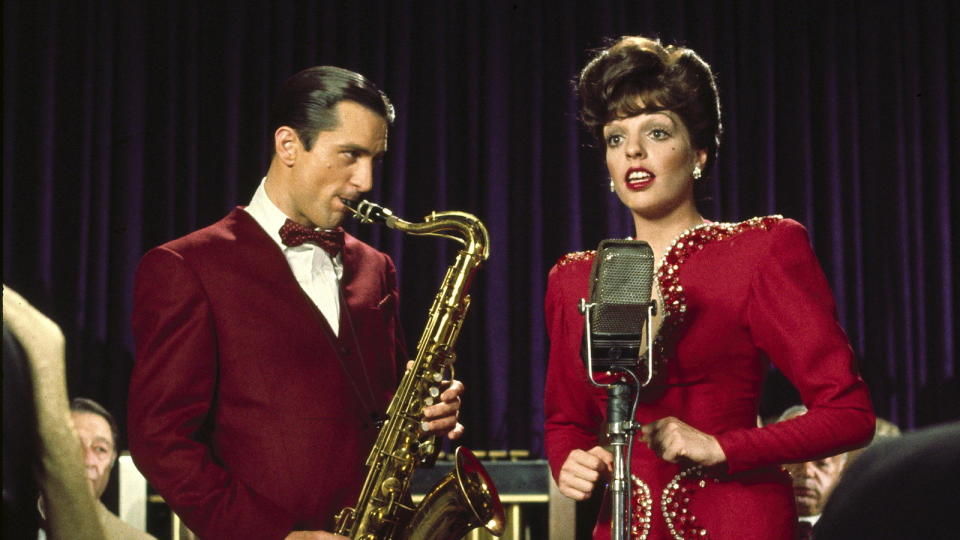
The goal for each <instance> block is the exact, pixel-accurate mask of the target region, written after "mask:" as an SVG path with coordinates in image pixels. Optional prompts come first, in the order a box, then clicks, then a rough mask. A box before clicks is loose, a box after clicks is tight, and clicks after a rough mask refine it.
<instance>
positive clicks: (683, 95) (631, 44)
mask: <svg viewBox="0 0 960 540" xmlns="http://www.w3.org/2000/svg"><path fill="white" fill-rule="evenodd" d="M577 94H578V95H579V96H580V120H581V121H582V122H583V123H584V125H585V126H586V127H587V129H588V130H590V132H591V133H592V134H593V135H594V136H595V137H596V138H597V140H598V141H603V126H604V125H606V124H607V123H608V122H610V121H612V120H615V119H617V118H626V117H630V116H635V115H637V114H641V113H651V112H656V111H664V110H667V111H671V112H673V113H674V114H676V115H677V116H678V117H680V119H681V120H682V121H683V123H684V125H686V127H687V130H688V131H689V132H690V142H691V144H692V146H693V147H694V148H695V149H697V150H700V149H706V150H707V163H706V166H705V167H704V173H706V172H708V171H709V170H710V168H711V167H712V166H713V162H714V160H715V159H716V155H717V148H718V147H719V146H720V133H721V124H720V100H719V98H718V96H717V85H716V82H715V81H714V77H713V72H712V71H711V70H710V66H709V65H708V64H707V63H706V62H704V61H703V59H702V58H700V56H698V55H697V53H695V52H694V51H693V50H691V49H688V48H686V47H679V46H674V45H667V46H664V45H662V44H661V43H660V41H659V40H653V39H649V38H645V37H642V36H627V37H624V38H621V39H620V40H618V41H617V42H615V43H614V44H613V45H611V46H609V47H607V48H606V49H603V50H601V51H600V52H599V53H598V54H597V55H596V56H594V58H593V59H592V60H590V62H589V63H588V64H587V65H586V67H584V68H583V71H581V72H580V78H579V80H578V82H577ZM641 105H642V106H641Z"/></svg>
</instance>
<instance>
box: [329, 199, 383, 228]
mask: <svg viewBox="0 0 960 540" xmlns="http://www.w3.org/2000/svg"><path fill="white" fill-rule="evenodd" d="M340 200H341V201H342V202H343V204H344V205H345V206H346V207H347V209H348V210H350V211H351V212H353V217H355V218H357V219H358V220H360V223H373V222H377V223H385V224H386V225H387V226H388V227H392V226H393V223H394V221H396V219H397V218H396V217H394V215H393V212H392V211H390V209H389V208H384V207H382V206H380V205H379V204H376V203H372V202H370V201H367V200H362V201H360V202H357V201H352V200H350V199H340Z"/></svg>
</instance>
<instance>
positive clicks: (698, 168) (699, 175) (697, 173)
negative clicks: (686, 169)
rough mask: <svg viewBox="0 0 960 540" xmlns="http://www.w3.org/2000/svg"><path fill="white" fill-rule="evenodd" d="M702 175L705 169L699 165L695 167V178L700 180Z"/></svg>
mask: <svg viewBox="0 0 960 540" xmlns="http://www.w3.org/2000/svg"><path fill="white" fill-rule="evenodd" d="M701 176H703V171H701V170H700V166H699V165H697V166H695V167H694V168H693V179H694V180H699V179H700V177H701Z"/></svg>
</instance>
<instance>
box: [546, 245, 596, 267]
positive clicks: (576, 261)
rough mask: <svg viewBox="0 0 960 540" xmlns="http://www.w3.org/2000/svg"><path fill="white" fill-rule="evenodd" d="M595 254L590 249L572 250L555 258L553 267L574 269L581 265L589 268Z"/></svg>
mask: <svg viewBox="0 0 960 540" xmlns="http://www.w3.org/2000/svg"><path fill="white" fill-rule="evenodd" d="M596 255H597V252H596V251H595V250H592V249H591V250H589V251H573V252H570V253H567V254H565V255H563V256H562V257H560V258H559V259H557V262H556V263H554V265H553V268H554V269H563V270H565V271H575V270H578V269H582V268H583V267H586V268H590V265H592V264H593V259H594V257H596Z"/></svg>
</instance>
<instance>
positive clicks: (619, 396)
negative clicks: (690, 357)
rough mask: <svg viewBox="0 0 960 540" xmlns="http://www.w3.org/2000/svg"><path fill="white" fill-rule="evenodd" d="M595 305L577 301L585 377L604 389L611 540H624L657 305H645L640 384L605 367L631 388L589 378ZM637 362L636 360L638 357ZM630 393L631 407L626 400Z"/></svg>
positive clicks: (627, 535) (627, 531)
mask: <svg viewBox="0 0 960 540" xmlns="http://www.w3.org/2000/svg"><path fill="white" fill-rule="evenodd" d="M594 307H596V303H588V302H587V301H586V300H585V299H583V298H581V299H580V304H579V308H580V313H582V314H583V320H584V337H585V339H586V347H585V348H586V350H587V354H586V356H587V375H588V377H589V378H590V383H591V384H592V385H594V386H596V387H599V388H606V390H607V439H608V440H609V441H610V446H611V447H613V478H612V479H611V480H610V499H611V506H612V509H611V512H610V515H611V523H610V538H611V540H627V539H628V538H630V516H631V515H632V510H631V508H630V501H631V497H630V493H631V486H630V455H629V454H630V449H631V448H632V446H633V441H632V438H633V436H634V434H636V432H637V431H638V430H639V429H640V428H641V425H640V424H639V423H638V422H634V416H635V415H636V412H637V401H638V398H639V395H640V388H643V387H645V386H647V385H648V384H650V381H651V380H652V379H653V317H654V316H655V315H656V313H657V303H656V302H655V301H653V300H651V301H650V303H649V304H648V305H647V378H646V380H645V381H643V382H640V378H639V377H637V374H636V373H634V372H633V370H631V369H627V368H625V367H622V366H608V371H614V370H615V371H619V372H622V373H626V374H627V375H628V376H629V377H630V378H632V379H633V382H634V383H635V384H636V386H635V388H634V387H631V385H630V384H628V383H626V382H622V381H620V382H615V383H612V384H604V383H599V382H597V380H596V379H594V378H593V339H592V336H591V335H590V334H591V330H592V328H591V323H590V315H591V313H592V311H593V308H594ZM638 361H639V358H638ZM631 391H632V393H633V400H632V404H631V403H630V401H629V397H630V394H631Z"/></svg>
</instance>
